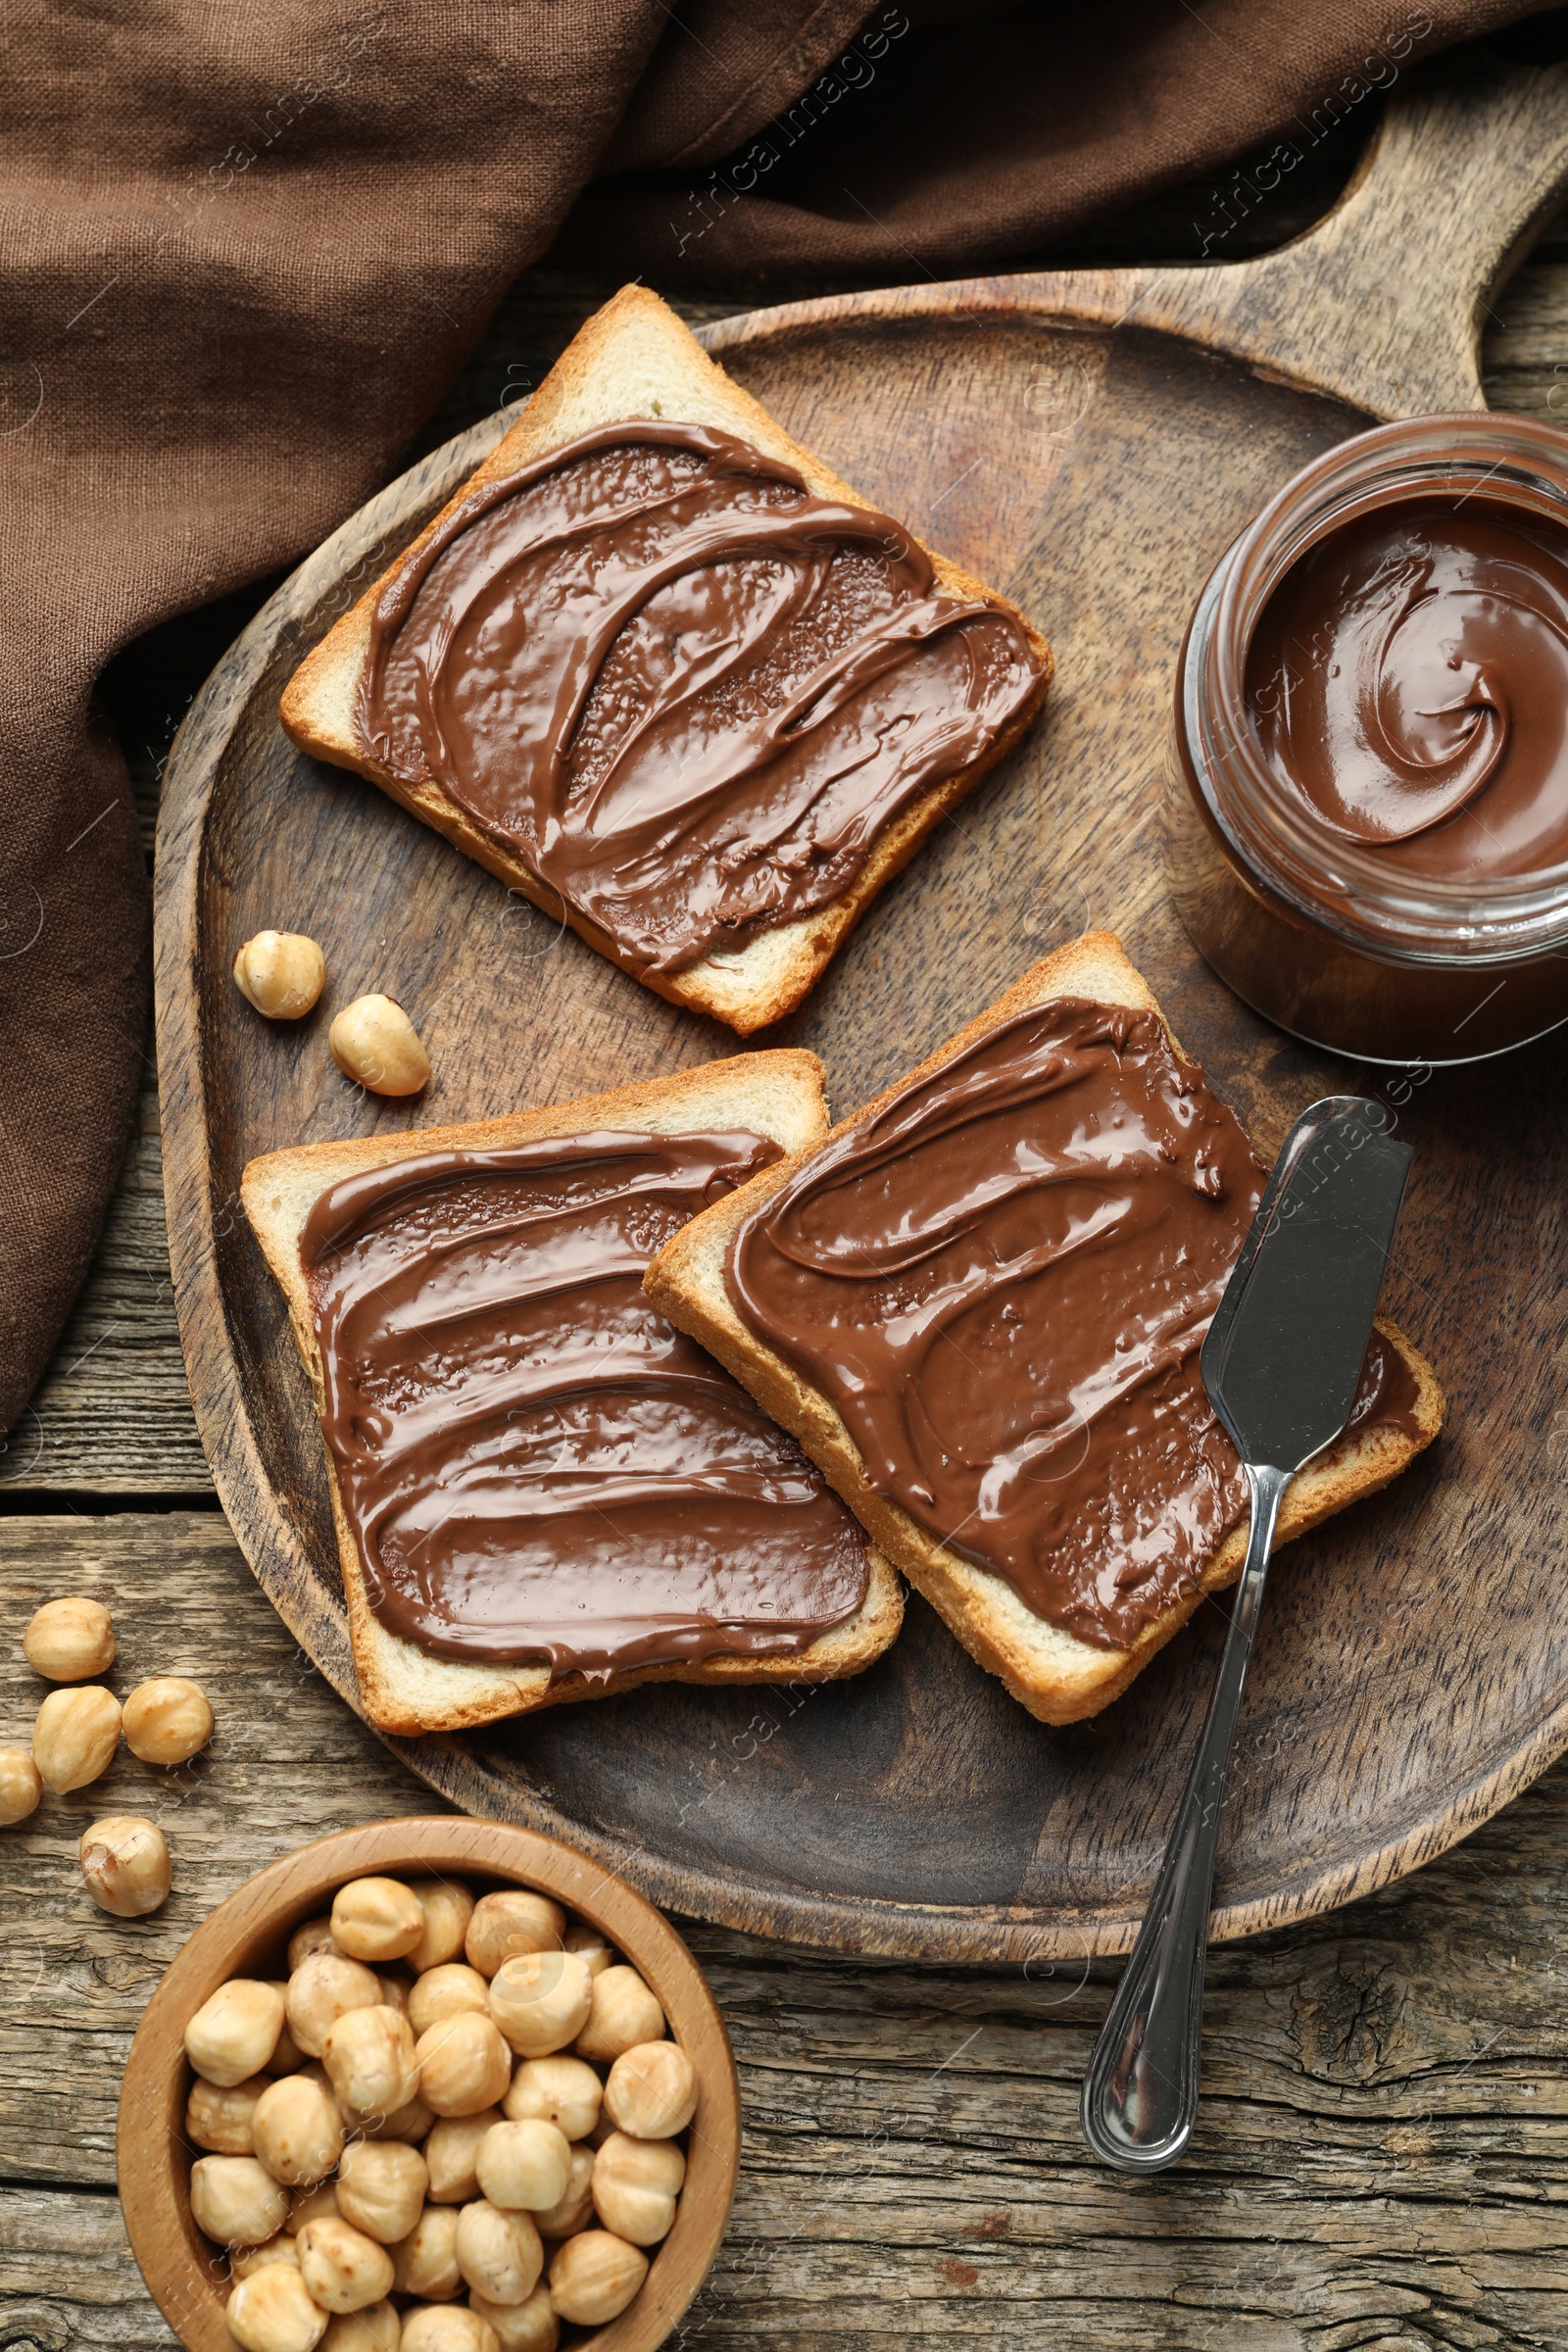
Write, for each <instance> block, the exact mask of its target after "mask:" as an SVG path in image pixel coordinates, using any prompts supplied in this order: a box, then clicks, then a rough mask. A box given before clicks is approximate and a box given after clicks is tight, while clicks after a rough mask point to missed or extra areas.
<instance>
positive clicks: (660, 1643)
mask: <svg viewBox="0 0 1568 2352" xmlns="http://www.w3.org/2000/svg"><path fill="white" fill-rule="evenodd" d="M779 1155H780V1154H779V1148H778V1146H777V1145H776V1144H774V1143H771V1142H769V1141H766V1140H764V1139H762V1138H760V1137H759V1136H756V1135H751V1134H746V1133H738V1132H737V1133H730V1134H716V1133H715V1134H694V1135H652V1134H619V1133H612V1132H605V1133H593V1134H583V1135H573V1136H564V1137H562V1136H551V1137H547V1138H544V1139H542V1140H540V1141H538V1142H535V1143H527V1144H516V1145H510V1146H506V1147H502V1148H499V1149H495V1150H454V1151H436V1152H424V1153H421V1154H420V1155H419V1156H418V1157H417V1158H412V1159H402V1160H395V1161H393V1162H391V1163H390V1164H389V1165H387V1166H385V1167H380V1168H371V1169H369V1170H368V1171H367V1172H365V1173H364V1174H362V1175H358V1176H350V1177H347V1178H345V1179H344V1180H343V1181H341V1182H340V1183H337V1184H334V1185H332V1186H330V1187H329V1188H328V1190H327V1191H326V1192H324V1193H323V1194H322V1195H321V1197H320V1199H319V1201H317V1203H316V1205H315V1207H314V1208H313V1209H312V1211H311V1214H310V1217H309V1219H308V1220H307V1223H306V1226H305V1230H304V1233H303V1235H302V1236H301V1243H300V1255H301V1262H302V1264H303V1266H304V1269H305V1273H306V1277H307V1280H308V1283H309V1287H310V1295H311V1303H312V1308H313V1312H314V1317H315V1325H316V1334H317V1339H318V1341H319V1348H320V1355H321V1366H322V1374H323V1379H324V1383H325V1392H326V1394H325V1405H324V1409H323V1412H322V1416H321V1419H322V1427H323V1430H324V1432H325V1436H326V1442H327V1445H328V1447H329V1448H330V1451H331V1457H332V1462H333V1466H334V1468H335V1470H336V1473H337V1482H338V1489H339V1492H340V1494H341V1496H342V1500H343V1507H344V1509H345V1511H346V1512H347V1514H348V1519H349V1524H350V1526H351V1527H352V1529H353V1531H354V1535H355V1539H356V1541H357V1543H358V1545H359V1551H360V1558H361V1561H362V1563H363V1568H364V1576H365V1587H366V1592H367V1594H368V1600H369V1605H370V1607H371V1608H372V1609H373V1610H374V1611H375V1613H376V1615H377V1617H378V1618H379V1619H380V1621H381V1623H382V1624H383V1625H384V1626H385V1627H386V1628H387V1630H388V1632H389V1633H393V1634H397V1635H401V1636H403V1637H404V1638H405V1639H407V1640H409V1641H411V1642H417V1643H418V1644H419V1646H420V1647H421V1648H423V1649H425V1650H428V1651H431V1652H432V1653H433V1654H435V1655H436V1656H438V1657H444V1658H458V1659H469V1660H478V1661H483V1662H486V1663H501V1662H512V1661H519V1662H520V1661H528V1662H532V1663H547V1664H548V1665H549V1667H550V1669H551V1672H552V1675H553V1676H555V1677H558V1678H559V1677H560V1676H562V1675H564V1674H566V1673H568V1672H570V1671H571V1670H573V1669H576V1670H579V1671H581V1672H582V1673H584V1674H587V1675H602V1674H608V1673H616V1672H623V1671H625V1670H627V1669H630V1668H633V1667H637V1666H648V1665H662V1664H669V1663H674V1662H677V1661H694V1660H697V1659H702V1658H710V1657H749V1656H779V1655H789V1654H793V1653H796V1652H798V1651H800V1650H803V1649H805V1648H807V1647H808V1646H809V1644H810V1643H811V1642H814V1641H815V1640H816V1639H817V1638H818V1636H820V1635H821V1634H823V1633H826V1632H827V1631H828V1630H829V1628H831V1627H833V1626H835V1625H841V1624H843V1623H844V1622H845V1621H846V1620H847V1619H848V1618H851V1617H853V1616H854V1615H855V1614H856V1612H857V1610H858V1608H859V1607H860V1605H861V1603H862V1601H863V1599H864V1597H865V1591H866V1580H867V1561H866V1544H865V1539H864V1536H863V1535H862V1533H861V1531H860V1528H859V1526H858V1523H857V1521H856V1520H855V1519H854V1518H853V1517H852V1516H851V1514H850V1513H849V1511H848V1510H846V1509H845V1507H844V1505H843V1504H842V1503H841V1502H840V1501H839V1500H838V1498H837V1496H836V1495H833V1494H831V1493H830V1492H829V1490H828V1489H827V1487H826V1486H825V1485H824V1484H823V1482H822V1479H821V1478H820V1476H819V1475H818V1473H817V1472H816V1470H815V1469H814V1468H813V1467H812V1465H811V1464H810V1463H809V1461H808V1460H807V1459H806V1457H805V1455H804V1454H803V1453H802V1452H801V1451H800V1449H799V1447H798V1446H796V1445H795V1443H794V1441H793V1439H791V1438H789V1437H786V1436H785V1434H784V1433H783V1431H781V1430H779V1429H778V1428H776V1427H775V1426H774V1424H773V1423H772V1422H771V1421H770V1420H769V1419H768V1418H767V1416H766V1414H765V1413H763V1412H762V1411H761V1410H760V1407H759V1406H757V1405H756V1404H754V1403H753V1401H752V1399H751V1398H750V1397H748V1396H747V1395H746V1393H745V1391H744V1390H742V1389H741V1388H739V1387H737V1385H736V1383H735V1382H734V1381H733V1380H731V1379H730V1377H729V1375H728V1373H727V1372H725V1371H723V1370H722V1369H721V1367H720V1366H719V1365H718V1364H716V1363H715V1362H714V1361H713V1359H712V1358H711V1356H710V1355H708V1354H706V1353H705V1352H704V1350H703V1349H702V1348H699V1347H698V1346H697V1344H696V1342H695V1341H693V1340H689V1339H687V1338H686V1337H685V1336H684V1335H683V1334H682V1333H680V1332H678V1331H676V1330H674V1329H673V1327H672V1326H671V1325H670V1324H668V1323H666V1322H665V1321H664V1319H663V1317H662V1315H661V1314H659V1313H658V1311H657V1310H656V1309H655V1308H654V1307H653V1306H652V1305H651V1304H650V1303H649V1301H648V1300H647V1299H645V1298H644V1296H643V1290H642V1277H643V1269H644V1268H645V1266H646V1265H647V1263H648V1260H649V1259H650V1258H651V1257H652V1256H653V1254H654V1252H655V1250H658V1249H659V1248H660V1247H661V1246H662V1244H663V1243H664V1242H666V1241H668V1240H669V1238H670V1237H671V1235H673V1234H674V1233H676V1232H678V1231H679V1229H680V1228H681V1226H682V1225H684V1224H685V1223H686V1222H687V1220H688V1218H690V1217H692V1216H694V1215H695V1214H696V1212H697V1211H698V1209H700V1208H702V1207H704V1206H705V1205H707V1204H708V1203H709V1202H710V1201H714V1200H717V1199H719V1198H721V1197H722V1196H723V1195H724V1194H725V1193H727V1192H729V1191H731V1190H732V1189H733V1188H734V1187H735V1186H736V1185H738V1184H742V1183H744V1182H745V1181H746V1179H747V1178H748V1177H750V1176H753V1175H755V1174H756V1173H757V1172H758V1171H759V1169H761V1168H764V1167H766V1166H768V1165H769V1164H770V1163H771V1162H772V1161H774V1160H776V1159H777V1158H778V1157H779Z"/></svg>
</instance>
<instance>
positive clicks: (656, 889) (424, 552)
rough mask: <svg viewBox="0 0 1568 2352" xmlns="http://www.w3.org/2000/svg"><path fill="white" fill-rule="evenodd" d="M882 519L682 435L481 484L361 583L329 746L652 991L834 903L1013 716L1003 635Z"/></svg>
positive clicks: (1009, 621) (626, 441)
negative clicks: (418, 792) (422, 809)
mask: <svg viewBox="0 0 1568 2352" xmlns="http://www.w3.org/2000/svg"><path fill="white" fill-rule="evenodd" d="M932 577H933V575H932V568H931V563H930V559H929V558H928V557H927V556H926V555H925V554H924V553H923V552H922V550H921V549H920V548H918V547H917V546H915V545H914V543H913V542H912V541H911V540H910V538H909V537H908V534H907V532H905V531H904V530H902V529H901V528H900V527H899V525H898V524H897V523H895V522H893V521H891V520H890V519H889V517H888V516H887V515H879V514H875V513H873V512H871V511H870V510H868V509H866V508H863V507H857V506H852V505H849V504H844V503H840V502H838V501H836V500H831V499H822V498H816V497H813V496H812V495H811V493H810V492H809V490H808V489H807V487H806V484H805V482H804V480H803V479H802V477H801V475H800V474H799V473H797V471H796V470H795V468H794V467H793V466H786V465H784V464H782V463H781V462H780V461H779V460H778V459H776V458H769V457H764V456H763V454H762V453H761V452H760V450H757V449H753V448H751V447H750V446H749V445H748V444H747V443H745V442H743V441H737V440H734V439H732V438H731V437H730V436H729V435H728V434H726V433H719V432H712V431H710V430H709V429H708V428H707V427H706V426H701V425H693V424H662V423H655V422H636V423H623V424H614V425H607V426H603V427H601V428H600V429H599V430H597V431H595V432H591V433H586V434H584V435H583V436H582V437H581V438H580V439H579V440H576V441H572V442H569V443H567V444H566V445H565V447H564V448H562V449H557V450H552V451H550V452H549V453H548V454H547V455H546V456H544V457H542V458H537V459H535V460H533V461H532V463H531V464H528V465H526V466H519V467H518V468H517V470H516V471H515V472H514V473H510V474H508V475H506V476H505V477H504V478H502V479H498V480H496V481H493V482H490V483H488V484H486V485H485V486H484V487H482V488H481V489H479V490H478V491H476V492H474V493H473V494H472V495H471V496H470V497H468V498H466V499H465V500H464V502H463V504H462V505H461V506H460V507H459V508H458V509H457V510H456V512H455V513H454V514H453V515H451V516H450V517H449V518H448V519H447V521H445V522H444V523H442V524H441V525H440V526H439V528H438V529H437V530H435V531H434V532H433V533H432V535H431V537H430V538H429V539H428V540H427V541H426V542H425V543H424V545H423V546H422V547H421V548H419V549H418V550H417V553H416V554H415V555H414V556H413V557H411V559H410V560H409V562H408V563H406V564H404V565H403V566H402V567H401V568H400V569H399V570H398V571H397V572H396V573H395V574H394V576H393V577H392V578H391V579H390V580H389V581H388V583H387V585H386V587H385V588H384V590H383V591H382V593H381V596H380V599H379V601H378V603H377V605H376V607H375V611H374V615H373V618H372V621H371V628H370V645H369V658H368V663H367V666H366V671H365V676H364V681H363V683H362V686H361V690H360V700H359V707H358V712H357V725H358V731H359V735H360V740H361V742H362V744H363V745H364V747H365V748H366V749H367V750H368V752H369V753H370V754H371V755H372V756H373V757H374V758H375V759H376V760H379V761H380V762H381V763H382V765H383V766H385V767H386V768H388V769H389V770H390V771H391V772H392V774H393V775H395V776H396V777H398V778H399V779H400V780H401V781H403V782H405V783H408V784H410V785H413V786H418V785H422V784H423V785H427V784H428V783H430V782H431V781H432V780H433V781H434V782H435V783H436V784H438V785H439V786H440V787H441V789H442V791H443V792H444V793H445V794H446V795H447V797H448V798H449V799H450V800H452V801H454V802H455V803H456V804H457V805H458V806H459V808H461V809H463V810H464V811H465V813H466V815H467V816H468V817H469V818H470V819H471V821H472V822H473V824H474V825H475V826H477V827H478V829H479V830H480V831H481V832H482V833H484V834H485V835H486V836H487V837H488V838H489V839H490V840H491V841H493V842H495V843H496V844H498V845H499V846H500V847H502V848H504V849H506V850H509V851H511V852H512V853H514V854H515V856H517V857H519V858H521V859H522V860H523V862H524V863H525V864H526V865H527V866H528V867H529V868H530V869H531V870H532V871H533V872H534V873H535V874H537V875H538V876H539V877H540V878H541V879H542V880H543V881H544V882H545V883H547V884H548V885H549V886H550V888H551V889H553V890H554V891H556V892H557V893H558V894H559V896H560V897H561V898H562V900H564V902H565V904H566V905H567V906H568V907H570V908H572V909H573V910H574V912H575V913H577V914H578V915H580V916H582V917H584V918H585V919H586V920H587V922H588V923H589V925H590V926H591V927H592V929H593V931H594V933H595V935H596V936H598V937H599V938H600V939H601V940H602V941H603V943H604V944H605V945H606V946H607V947H608V948H609V950H610V952H611V953H612V954H613V956H615V957H616V959H617V960H618V961H619V962H621V963H623V964H624V965H625V966H626V967H627V968H628V969H629V970H631V971H634V972H647V971H658V972H676V971H680V970H682V969H684V968H685V967H686V966H687V965H689V964H692V963H695V962H697V961H699V960H700V959H701V958H702V957H703V956H709V955H711V954H713V953H714V952H722V951H727V950H736V949H740V948H743V947H745V946H746V945H747V944H748V943H749V942H750V941H751V940H752V939H754V938H756V937H757V935H758V934H759V933H760V932H761V931H763V930H768V929H772V928H774V927H776V926H777V925H780V924H784V923H789V922H794V921H796V920H797V919H799V918H800V917H802V916H804V915H808V914H810V913H812V912H813V911H814V910H816V909H818V908H820V907H826V906H828V905H830V904H831V903H832V902H833V901H835V900H837V899H841V898H843V896H844V895H845V893H846V892H847V891H848V890H849V889H850V887H851V886H852V884H853V883H854V882H855V880H856V878H857V876H858V874H859V872H860V870H861V868H862V866H863V865H864V864H865V861H866V858H867V857H868V856H869V854H870V852H871V849H872V847H873V845H874V844H875V842H876V840H877V838H878V836H879V835H880V834H881V833H883V832H884V831H885V830H886V828H887V826H888V825H889V823H890V822H891V821H892V820H893V818H895V817H896V816H897V815H898V814H899V813H900V811H901V810H903V809H907V807H908V806H909V805H910V803H911V802H914V801H916V800H918V799H920V798H921V797H922V796H923V795H924V794H925V793H927V792H929V791H930V790H931V788H932V787H933V786H934V785H936V784H938V783H940V782H941V781H942V780H943V779H944V778H945V777H948V776H951V775H953V774H955V773H956V771H957V770H958V769H960V768H963V767H967V766H968V765H969V764H970V763H971V761H973V760H976V759H978V758H979V757H980V755H981V754H982V753H984V752H985V751H986V750H988V749H989V747H990V746H991V745H992V744H993V743H995V741H996V740H997V738H998V736H999V735H1000V734H1001V733H1002V732H1003V731H1004V729H1005V728H1006V727H1007V726H1008V724H1009V723H1010V722H1011V721H1012V720H1013V719H1014V718H1015V717H1016V716H1017V715H1018V713H1019V712H1020V711H1022V710H1023V709H1024V707H1025V706H1026V705H1027V704H1028V703H1029V702H1030V701H1031V699H1032V698H1033V696H1034V695H1035V693H1036V690H1037V688H1038V686H1039V683H1040V678H1041V671H1042V663H1041V661H1040V658H1039V656H1038V654H1037V652H1036V651H1035V649H1034V647H1033V646H1032V645H1031V643H1030V640H1029V638H1028V636H1027V635H1026V633H1025V631H1024V630H1023V628H1022V627H1021V626H1020V624H1019V622H1018V620H1017V619H1016V617H1015V616H1014V615H1013V614H1012V613H1009V612H1008V611H1006V610H1005V608H1004V607H1002V606H1000V605H997V604H993V603H991V602H990V601H989V600H986V599H982V598H974V599H959V598H956V597H953V596H944V595H942V594H940V593H936V592H934V590H933V586H932Z"/></svg>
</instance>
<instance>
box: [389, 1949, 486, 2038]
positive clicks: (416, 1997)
mask: <svg viewBox="0 0 1568 2352" xmlns="http://www.w3.org/2000/svg"><path fill="white" fill-rule="evenodd" d="M465 2009H471V2010H473V2011H474V2012H475V2014H476V2015H478V2016H481V2017H487V2016H488V2015H489V2013H490V1987H489V1985H488V1984H487V1983H486V1982H485V1980H484V1978H483V1977H481V1976H480V1974H479V1971H478V1970H477V1969H476V1968H469V1967H468V1966H467V1964H466V1962H465V1961H462V1960H443V1961H440V1962H438V1963H437V1965H436V1966H435V1967H434V1968H430V1969H426V1970H425V1972H424V1974H423V1976H421V1977H417V1978H416V1980H415V1985H414V1990H413V1991H412V1992H411V1993H410V1995H409V2023H410V2025H411V2026H412V2027H413V2028H414V2031H415V2033H416V2034H424V2033H427V2032H428V2031H429V2029H430V2028H431V2026H433V2025H436V2024H437V2023H438V2022H439V2021H440V2020H441V2019H442V2018H443V2017H461V2016H462V2014H463V2012H464V2010H465Z"/></svg>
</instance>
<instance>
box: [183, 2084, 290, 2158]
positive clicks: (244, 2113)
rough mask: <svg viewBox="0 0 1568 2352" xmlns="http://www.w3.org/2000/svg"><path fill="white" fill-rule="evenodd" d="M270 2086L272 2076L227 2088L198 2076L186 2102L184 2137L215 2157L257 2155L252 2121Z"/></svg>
mask: <svg viewBox="0 0 1568 2352" xmlns="http://www.w3.org/2000/svg"><path fill="white" fill-rule="evenodd" d="M270 2086H271V2077H270V2075H251V2076H248V2077H247V2079H246V2080H245V2081H244V2082H230V2083H228V2084H227V2085H226V2086H224V2085H222V2084H220V2083H217V2082H203V2081H202V2079H201V2077H200V2075H198V2076H197V2078H196V2080H195V2082H193V2083H192V2084H191V2086H190V2097H189V2098H188V2099H187V2100H186V2101H185V2136H186V2138H187V2139H193V2140H194V2141H195V2142H196V2145H197V2146H198V2147H199V2148H206V2149H207V2151H208V2153H209V2154H210V2155H213V2156H254V2155H255V2153H256V2142H255V2139H254V2137H253V2135H252V2131H251V2120H252V2118H253V2117H254V2115H255V2113H256V2102H257V2100H258V2099H259V2098H260V2097H261V2095H262V2093H263V2091H264V2090H267V2089H270Z"/></svg>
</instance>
